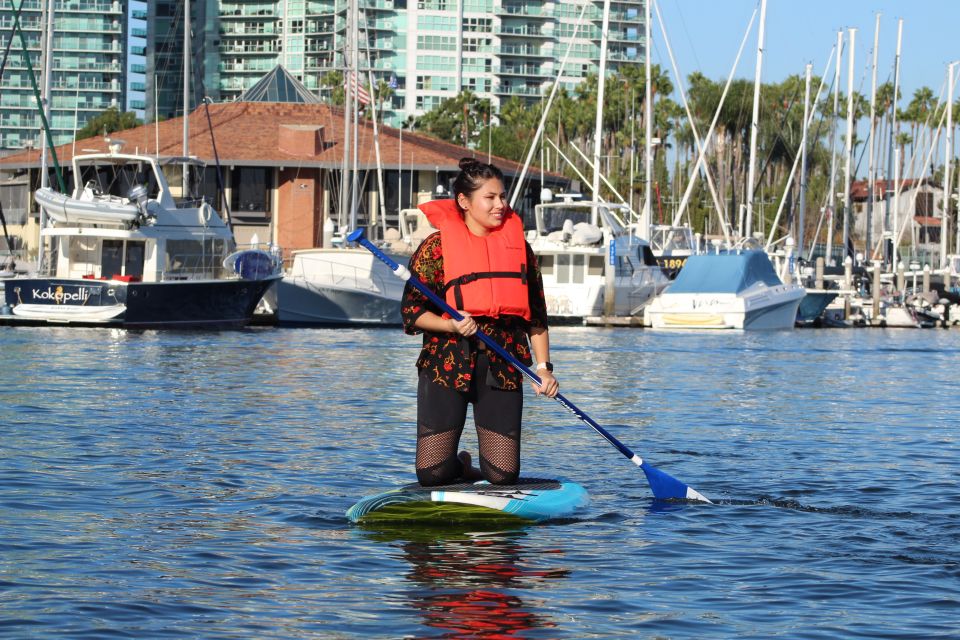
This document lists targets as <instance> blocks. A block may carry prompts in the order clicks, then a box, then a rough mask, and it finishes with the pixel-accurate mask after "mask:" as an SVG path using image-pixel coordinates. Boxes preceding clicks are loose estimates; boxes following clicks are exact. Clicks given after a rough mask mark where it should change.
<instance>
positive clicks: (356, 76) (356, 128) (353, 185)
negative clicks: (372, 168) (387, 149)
mask: <svg viewBox="0 0 960 640" xmlns="http://www.w3.org/2000/svg"><path fill="white" fill-rule="evenodd" d="M350 18H351V25H352V26H351V27H350V38H351V40H352V41H353V42H356V43H357V47H356V49H355V50H354V52H353V58H352V59H351V63H352V65H353V66H352V67H351V73H352V75H353V81H354V82H356V87H355V88H354V89H353V90H354V91H356V92H357V94H359V93H360V24H359V23H360V3H359V1H358V0H351V2H350ZM356 102H359V99H357V100H356ZM352 115H353V163H352V166H351V170H352V171H351V173H350V200H351V202H350V228H351V229H356V228H357V209H358V207H359V204H360V195H359V191H358V188H359V186H360V181H359V175H358V174H359V173H360V165H359V163H358V162H357V153H358V146H359V145H358V144H357V142H358V140H357V139H358V138H359V137H360V108H359V107H358V106H357V105H356V104H354V108H353V114H352Z"/></svg>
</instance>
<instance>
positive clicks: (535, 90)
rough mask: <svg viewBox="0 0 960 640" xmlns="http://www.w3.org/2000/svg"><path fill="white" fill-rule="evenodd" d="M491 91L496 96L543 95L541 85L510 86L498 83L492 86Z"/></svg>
mask: <svg viewBox="0 0 960 640" xmlns="http://www.w3.org/2000/svg"><path fill="white" fill-rule="evenodd" d="M493 93H495V94H496V95H498V96H520V97H527V98H540V97H542V96H543V87H527V86H520V87H510V86H503V85H499V86H496V87H494V88H493Z"/></svg>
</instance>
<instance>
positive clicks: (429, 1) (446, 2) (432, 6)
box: [417, 0, 452, 11]
mask: <svg viewBox="0 0 960 640" xmlns="http://www.w3.org/2000/svg"><path fill="white" fill-rule="evenodd" d="M449 8H452V5H451V0H417V9H420V10H424V11H446V10H447V9H449Z"/></svg>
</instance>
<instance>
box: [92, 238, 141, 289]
mask: <svg viewBox="0 0 960 640" xmlns="http://www.w3.org/2000/svg"><path fill="white" fill-rule="evenodd" d="M144 254H145V243H144V242H137V241H134V240H129V241H124V240H104V241H103V248H102V250H101V252H100V256H101V258H100V260H101V261H100V274H101V276H102V277H104V278H114V279H115V278H116V277H117V276H122V277H124V278H126V279H130V280H139V279H141V278H142V277H143V259H144Z"/></svg>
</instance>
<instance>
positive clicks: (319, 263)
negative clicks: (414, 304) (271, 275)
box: [277, 249, 404, 326]
mask: <svg viewBox="0 0 960 640" xmlns="http://www.w3.org/2000/svg"><path fill="white" fill-rule="evenodd" d="M397 260H398V261H403V258H401V257H399V256H398V257H397ZM403 288H404V283H403V281H402V280H400V279H399V278H397V277H396V276H395V275H394V274H393V273H392V272H391V271H390V270H389V268H388V267H387V266H386V265H383V264H382V263H381V262H380V261H379V260H376V259H375V258H374V257H373V256H372V254H370V253H369V252H367V251H365V250H357V249H308V250H304V251H298V252H295V253H294V262H293V267H292V268H291V270H290V273H289V274H287V275H286V276H284V277H283V279H282V280H280V282H278V283H277V321H278V322H279V323H280V324H288V325H289V324H302V325H363V326H378V325H399V324H401V318H400V299H401V298H402V296H403Z"/></svg>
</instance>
